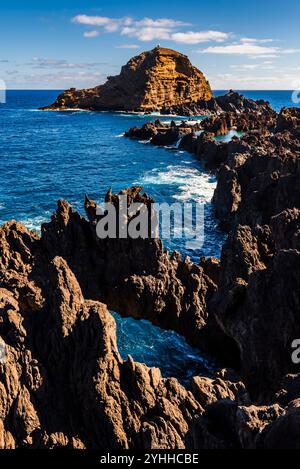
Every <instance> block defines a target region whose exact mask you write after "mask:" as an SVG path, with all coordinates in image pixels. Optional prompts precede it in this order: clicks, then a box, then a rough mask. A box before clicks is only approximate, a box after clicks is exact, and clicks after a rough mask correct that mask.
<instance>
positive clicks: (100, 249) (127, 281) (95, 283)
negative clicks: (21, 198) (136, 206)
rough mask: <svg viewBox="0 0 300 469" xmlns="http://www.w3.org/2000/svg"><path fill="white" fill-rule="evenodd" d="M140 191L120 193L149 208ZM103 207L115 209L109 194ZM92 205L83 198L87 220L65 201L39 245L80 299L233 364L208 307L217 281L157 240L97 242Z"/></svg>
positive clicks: (232, 353)
mask: <svg viewBox="0 0 300 469" xmlns="http://www.w3.org/2000/svg"><path fill="white" fill-rule="evenodd" d="M141 189H142V188H141V187H133V188H129V189H128V190H125V191H123V192H122V193H121V194H122V195H127V197H128V203H129V202H130V203H133V202H134V203H142V204H146V205H148V206H149V203H150V202H151V200H152V199H150V198H148V196H147V195H146V194H142V193H141ZM106 201H107V202H112V203H114V204H116V205H117V203H118V197H117V196H116V195H114V194H112V193H111V192H108V194H107V196H106ZM96 207H97V206H96V204H95V203H94V202H92V201H91V200H90V199H89V198H88V197H87V198H86V211H87V214H88V217H89V221H87V220H85V219H84V218H83V217H81V216H80V215H79V214H78V213H77V212H75V211H74V210H73V209H72V207H71V206H70V205H69V204H68V203H67V202H64V201H61V202H59V205H58V210H57V211H56V213H55V215H54V216H53V217H52V221H51V222H50V223H49V224H45V225H43V226H42V239H41V244H42V246H43V251H44V253H46V254H47V255H48V256H49V258H50V257H51V256H53V255H55V256H60V257H63V258H64V259H65V260H66V261H67V262H68V265H69V266H70V267H71V269H72V271H73V272H74V273H75V275H76V278H77V279H78V281H79V284H80V286H81V288H82V291H83V294H84V297H86V298H90V299H93V300H99V301H101V302H103V303H105V304H107V305H108V307H109V309H112V310H114V311H118V312H119V313H120V314H122V315H125V316H133V317H135V318H137V319H139V318H144V319H148V320H150V321H151V322H152V323H153V324H156V325H158V326H160V327H162V328H164V329H172V330H175V331H177V332H179V333H180V334H181V335H183V336H184V337H185V338H186V339H187V340H188V342H189V343H190V344H192V345H194V346H197V347H199V346H200V344H201V348H202V349H204V350H208V349H210V348H211V347H213V348H214V350H215V354H216V356H221V357H222V360H225V362H227V363H228V364H233V363H235V361H236V358H237V356H236V354H235V349H234V347H233V345H234V344H231V343H230V341H229V342H228V338H227V337H226V335H225V334H223V333H222V332H221V330H220V329H219V328H218V327H217V326H216V323H215V320H214V317H213V316H209V315H208V313H207V308H206V304H207V302H208V301H209V299H210V298H211V297H212V295H213V294H214V292H215V291H216V288H217V285H216V284H215V283H214V280H215V278H210V277H209V275H208V271H206V273H205V271H204V269H203V268H202V267H201V266H198V265H196V264H193V263H192V262H191V261H190V260H189V258H186V259H185V260H182V259H181V256H180V254H179V253H176V252H175V253H173V254H172V255H170V254H169V253H168V252H166V251H164V249H163V245H162V242H161V241H160V240H159V239H151V238H147V239H141V238H139V239H131V238H127V239H120V238H117V239H111V238H106V239H99V238H98V237H97V234H96V225H97V221H98V220H99V217H97V215H96Z"/></svg>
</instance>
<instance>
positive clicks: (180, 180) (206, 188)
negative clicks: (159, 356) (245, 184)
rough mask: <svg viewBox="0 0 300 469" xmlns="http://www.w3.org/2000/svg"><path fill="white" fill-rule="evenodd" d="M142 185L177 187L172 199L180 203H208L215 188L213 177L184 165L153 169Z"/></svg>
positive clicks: (145, 176) (146, 175)
mask: <svg viewBox="0 0 300 469" xmlns="http://www.w3.org/2000/svg"><path fill="white" fill-rule="evenodd" d="M142 183H143V184H145V185H170V184H171V185H174V186H177V188H176V189H175V188H174V189H175V191H174V194H173V198H174V199H176V200H179V201H181V202H189V201H195V202H200V203H210V202H211V199H212V197H213V194H214V190H215V188H216V179H215V178H214V177H212V176H211V175H210V174H208V173H206V172H202V171H199V170H198V169H197V168H190V167H187V166H186V165H184V166H183V165H174V166H173V165H170V166H167V168H166V170H161V168H155V169H153V170H151V171H149V172H147V173H146V174H145V175H144V177H143V179H142Z"/></svg>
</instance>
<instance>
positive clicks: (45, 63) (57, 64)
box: [29, 57, 98, 69]
mask: <svg viewBox="0 0 300 469" xmlns="http://www.w3.org/2000/svg"><path fill="white" fill-rule="evenodd" d="M29 65H32V66H33V67H34V68H48V67H49V68H52V69H55V68H64V69H71V68H72V69H73V68H78V69H79V68H85V69H86V68H91V67H95V66H96V65H98V64H96V63H72V62H68V61H67V60H65V59H44V58H41V57H34V58H33V59H32V62H31V63H29Z"/></svg>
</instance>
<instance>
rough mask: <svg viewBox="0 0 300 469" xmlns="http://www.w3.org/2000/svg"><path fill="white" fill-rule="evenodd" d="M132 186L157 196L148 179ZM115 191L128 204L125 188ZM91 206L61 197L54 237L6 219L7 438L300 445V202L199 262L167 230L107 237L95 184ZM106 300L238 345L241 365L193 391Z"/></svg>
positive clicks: (53, 444)
mask: <svg viewBox="0 0 300 469" xmlns="http://www.w3.org/2000/svg"><path fill="white" fill-rule="evenodd" d="M122 195H127V196H128V204H131V203H132V202H138V203H140V204H143V205H146V206H147V207H148V208H149V207H151V201H152V199H150V198H149V197H148V196H147V195H146V194H143V193H142V192H141V188H140V187H133V188H130V189H127V190H125V191H123V194H122ZM106 200H107V201H109V202H112V203H113V204H114V205H115V206H116V209H117V210H118V209H119V206H118V204H119V199H118V197H117V195H115V194H113V193H112V191H109V192H108V193H107V196H106ZM85 208H86V213H87V216H88V220H86V219H84V218H83V217H82V216H80V215H79V214H78V213H77V212H75V211H74V210H73V209H72V207H71V206H70V205H69V204H68V203H67V202H60V203H59V206H58V210H57V212H56V213H55V214H54V216H53V218H52V221H51V222H50V223H49V224H46V225H44V226H43V227H42V237H41V238H39V237H38V236H37V235H35V234H33V233H31V232H29V231H28V230H27V229H26V228H24V226H23V225H20V224H18V223H16V222H10V223H7V224H5V225H4V226H3V227H2V228H1V229H0V252H1V256H0V263H1V264H0V267H1V275H0V318H1V321H0V335H1V338H2V341H4V343H5V354H6V356H5V360H4V361H1V362H0V378H1V379H0V396H1V399H0V447H1V448H97V449H102V450H118V449H122V448H131V449H149V448H165V449H166V448H167V449H171V448H188V449H201V448H235V449H237V448H273V447H276V446H277V445H279V447H299V444H298V419H299V417H298V414H299V412H298V407H299V406H298V401H297V399H298V398H299V395H300V387H299V383H300V379H299V375H296V374H293V375H290V374H289V375H287V376H286V377H285V378H284V379H282V378H283V377H284V375H285V374H286V373H296V372H297V371H299V370H298V368H297V366H295V365H293V363H292V361H291V351H292V350H291V348H290V345H291V343H292V341H293V340H294V339H295V338H296V336H298V335H299V332H300V330H299V326H298V321H297V311H298V308H299V298H298V296H299V295H298V292H299V291H300V288H299V287H300V285H299V278H300V277H299V270H300V264H299V236H298V235H299V219H300V216H299V210H296V209H293V210H292V209H291V210H287V211H285V212H283V213H281V214H280V215H278V216H276V217H273V218H272V220H271V223H270V225H269V226H264V227H255V228H250V227H248V226H239V227H238V228H237V229H236V230H235V231H233V232H232V233H231V234H230V236H229V239H228V241H227V242H226V243H225V246H224V248H223V253H222V258H221V261H220V262H219V261H218V260H216V259H204V258H203V259H201V263H200V265H199V266H197V265H195V264H192V263H191V262H190V261H189V260H185V261H182V260H181V259H180V257H179V255H178V254H176V253H175V254H174V255H172V256H170V255H169V254H168V253H166V252H165V251H164V250H163V247H162V243H161V241H159V240H157V239H154V240H144V239H141V240H136V241H135V242H133V241H132V240H131V241H130V240H121V239H116V240H112V239H109V240H98V239H97V238H96V236H95V229H96V223H97V220H98V219H99V217H101V215H96V208H97V206H96V203H95V202H93V201H92V200H90V199H89V198H88V197H87V198H86V203H85ZM262 292H263V294H262ZM104 301H105V302H106V303H107V305H108V306H109V307H110V308H112V309H115V310H117V311H119V312H120V313H122V314H124V315H127V314H130V315H132V316H134V317H137V318H147V319H150V320H151V321H152V322H154V323H156V324H159V325H160V326H162V327H166V328H172V329H174V330H177V331H179V332H180V333H181V334H184V335H185V336H186V337H187V338H188V340H189V341H190V342H191V343H194V344H197V345H198V346H199V345H200V344H201V346H203V347H207V350H209V351H210V352H211V353H213V354H214V355H216V354H218V353H219V354H221V353H225V354H226V355H227V358H231V360H232V364H233V365H234V367H235V369H238V370H239V373H238V374H237V373H236V372H235V371H233V370H228V369H227V370H220V371H217V372H216V373H215V375H214V376H211V377H207V376H196V377H194V378H193V379H192V383H191V389H190V390H187V389H185V388H184V387H183V386H181V385H180V384H179V383H178V381H177V380H176V379H174V378H168V379H165V378H162V377H161V374H160V371H159V370H157V369H150V368H148V367H147V366H146V365H142V364H138V363H135V362H134V361H133V360H132V359H131V358H130V357H128V359H127V360H125V361H124V360H122V359H121V357H120V356H119V353H118V349H117V346H116V332H115V322H114V319H113V318H112V316H111V315H110V313H109V312H108V310H107V306H106V305H105V304H104V303H103V302H104ZM270 324H272V330H271V331H270ZM237 355H239V360H237ZM224 357H225V355H224ZM234 359H235V360H234ZM234 362H235V363H234ZM280 381H281V382H282V384H281V386H279V385H278V383H279V382H280ZM278 389H279V390H278Z"/></svg>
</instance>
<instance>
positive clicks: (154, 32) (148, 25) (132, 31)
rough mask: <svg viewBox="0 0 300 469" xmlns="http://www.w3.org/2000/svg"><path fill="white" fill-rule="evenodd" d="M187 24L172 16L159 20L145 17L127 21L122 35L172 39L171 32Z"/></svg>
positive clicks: (147, 39)
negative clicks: (171, 17) (173, 18)
mask: <svg viewBox="0 0 300 469" xmlns="http://www.w3.org/2000/svg"><path fill="white" fill-rule="evenodd" d="M127 19H128V18H127ZM187 24H188V23H183V22H182V21H176V20H172V19H170V18H159V19H157V20H154V19H152V18H143V19H142V20H138V21H136V20H132V21H131V22H127V24H126V25H125V26H124V27H123V28H122V30H121V35H122V36H128V37H132V38H137V39H139V40H140V41H153V40H154V39H171V34H172V33H173V32H174V29H175V28H177V27H181V26H186V25H187Z"/></svg>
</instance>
